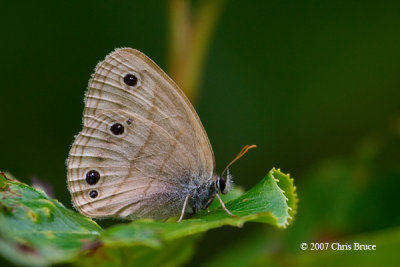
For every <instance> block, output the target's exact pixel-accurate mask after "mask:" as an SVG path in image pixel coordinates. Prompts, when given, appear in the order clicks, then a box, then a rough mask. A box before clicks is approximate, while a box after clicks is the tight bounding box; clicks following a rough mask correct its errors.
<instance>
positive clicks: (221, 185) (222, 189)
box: [217, 177, 226, 192]
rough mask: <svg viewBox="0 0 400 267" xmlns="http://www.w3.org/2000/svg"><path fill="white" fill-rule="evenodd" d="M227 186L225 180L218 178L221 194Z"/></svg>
mask: <svg viewBox="0 0 400 267" xmlns="http://www.w3.org/2000/svg"><path fill="white" fill-rule="evenodd" d="M225 186H226V183H225V180H224V179H222V178H221V177H218V179H217V188H218V189H219V191H220V192H224V190H225Z"/></svg>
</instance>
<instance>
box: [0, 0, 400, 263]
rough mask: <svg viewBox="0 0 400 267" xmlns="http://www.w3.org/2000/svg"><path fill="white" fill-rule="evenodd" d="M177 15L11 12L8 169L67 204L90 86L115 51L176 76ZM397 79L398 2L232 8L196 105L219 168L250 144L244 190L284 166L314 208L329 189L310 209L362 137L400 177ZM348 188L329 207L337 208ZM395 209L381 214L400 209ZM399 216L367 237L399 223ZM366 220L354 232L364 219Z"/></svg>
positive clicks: (118, 8)
mask: <svg viewBox="0 0 400 267" xmlns="http://www.w3.org/2000/svg"><path fill="white" fill-rule="evenodd" d="M167 4H168V3H167V2H165V1H140V2H138V1H57V2H55V1H40V3H39V2H36V1H19V2H13V3H12V4H11V1H2V2H1V3H0V12H1V16H0V22H1V42H0V51H1V53H2V54H1V65H0V68H1V69H0V73H1V74H0V75H1V80H0V81H1V85H0V86H1V87H0V100H1V113H0V119H1V125H2V127H1V137H0V148H1V154H0V168H1V169H2V170H7V171H10V172H11V173H12V174H13V175H15V176H16V177H17V178H19V179H20V180H22V181H25V182H30V179H31V177H38V178H39V179H42V180H45V181H47V182H48V183H50V184H52V185H53V186H54V190H55V196H56V198H58V199H59V200H60V201H61V202H62V203H64V204H65V205H66V206H69V207H70V206H71V204H70V195H69V193H68V190H67V187H66V167H65V160H66V158H67V155H68V151H69V149H70V145H71V144H72V142H73V136H74V135H75V134H77V133H78V132H79V131H80V130H81V116H82V111H83V96H84V92H85V90H86V87H87V82H88V79H89V77H90V75H91V73H92V72H93V69H94V67H95V65H96V63H97V62H98V61H100V60H102V59H103V58H104V57H105V55H106V54H108V53H109V52H111V51H112V50H113V49H114V48H116V47H133V48H136V49H139V50H141V51H142V52H144V53H146V54H147V55H148V56H149V57H150V58H152V59H153V60H154V61H155V62H156V63H158V64H159V65H160V66H161V67H162V68H163V69H165V66H166V51H167V45H166V44H167V42H166V40H167V36H168V31H167V30H168V28H167V26H168V16H167ZM399 70H400V2H399V1H379V2H378V1H362V2H361V1H227V4H226V6H225V8H224V10H223V13H222V16H221V18H220V21H219V24H218V27H217V29H216V32H215V36H214V38H213V40H212V42H211V46H210V51H209V53H208V58H207V60H206V65H205V71H204V75H203V80H202V84H201V92H200V97H199V101H198V103H196V109H197V111H198V113H199V116H200V118H201V120H202V122H203V124H204V127H205V129H206V131H207V133H208V136H209V138H210V141H211V143H212V146H213V148H214V152H215V156H216V162H217V168H218V170H219V171H221V170H222V169H223V168H224V166H225V164H227V163H228V162H229V161H230V160H231V159H232V158H233V157H234V156H235V155H236V153H238V151H239V150H240V148H241V147H242V146H243V145H245V144H253V143H254V144H257V145H258V148H257V149H255V150H252V151H250V152H249V153H248V154H247V155H246V156H245V157H244V158H243V159H241V160H240V161H239V162H238V163H236V164H235V165H234V166H233V168H232V173H233V175H234V177H235V182H236V184H238V185H243V186H245V188H250V187H251V186H253V185H254V184H256V183H257V181H259V180H260V179H261V178H262V177H263V176H264V175H265V174H266V173H267V171H268V170H269V169H271V168H272V167H278V168H281V169H282V170H283V171H284V172H289V173H290V174H291V175H292V176H293V177H295V179H296V184H297V185H298V188H299V192H300V196H299V198H300V204H299V205H300V207H301V206H302V204H303V205H306V204H304V203H308V204H309V206H308V207H305V206H303V208H304V209H313V208H314V206H313V205H314V204H316V203H319V202H320V201H321V195H320V194H321V192H319V191H318V192H316V193H312V194H311V193H310V195H305V196H304V195H303V196H304V198H306V199H310V201H308V202H307V201H305V202H304V203H302V202H301V200H302V197H303V196H302V194H301V192H302V190H304V189H302V185H304V184H306V183H307V180H308V179H311V178H310V177H311V175H308V173H310V172H312V170H313V168H315V166H316V165H318V164H319V162H320V161H321V160H328V161H329V160H330V159H333V158H334V159H337V158H343V157H345V158H348V157H350V158H351V157H352V155H354V153H356V152H354V151H358V150H357V149H358V147H360V146H362V144H363V143H364V142H365V140H371V139H373V140H374V141H373V142H378V143H385V144H386V145H385V151H384V152H382V157H381V159H380V161H378V162H375V163H376V165H377V166H384V167H385V168H389V169H390V170H396V171H398V170H399V162H400V153H399V150H400V149H399V148H400V146H399V136H400V75H399V74H400V73H399ZM375 163H374V164H375ZM395 173H396V175H397V174H398V173H399V172H395ZM377 177H380V176H379V175H377ZM394 177H395V178H393V179H392V180H391V181H392V182H391V183H390V185H389V184H387V185H386V184H385V181H382V184H380V186H381V187H382V188H381V189H380V190H381V191H380V192H381V193H382V194H384V192H393V193H394V194H395V193H396V192H397V191H395V190H394V189H393V188H396V187H398V186H399V185H400V182H399V179H398V178H399V176H394ZM315 179H316V180H323V177H317V178H315ZM333 179H335V178H333ZM351 186H352V185H349V188H351ZM337 189H338V191H335V192H331V193H334V194H335V195H336V196H337V197H333V198H331V199H330V200H329V201H336V200H337V199H340V194H341V189H343V187H341V186H338V187H337ZM386 190H388V191H386ZM304 194H307V192H304ZM368 194H370V195H368ZM368 194H366V198H367V199H368V196H374V194H376V192H374V190H372V189H371V192H369V193H368ZM395 201H396V198H393V199H390V200H388V202H387V203H386V202H385V204H382V206H379V205H380V204H379V205H378V207H377V208H376V210H385V211H387V212H388V213H389V214H390V212H395V210H396V209H397V210H398V207H397V205H396V202H395ZM343 203H344V204H343V205H346V202H345V201H344V202H343ZM397 203H398V200H397ZM300 211H301V209H300ZM397 213H398V212H397ZM397 213H396V214H392V216H389V215H388V214H386V213H385V216H386V215H387V216H388V218H389V217H390V218H391V219H392V221H391V222H390V223H386V224H385V223H383V221H385V222H387V220H384V219H383V218H382V221H379V220H378V221H376V222H375V223H374V224H372V225H371V226H370V227H369V229H381V228H384V227H389V226H393V225H396V224H398V223H399V221H400V219H399V217H400V216H399V215H397ZM337 219H338V220H339V221H340V218H337ZM296 223H297V222H296ZM298 223H299V224H301V214H300V215H299V222H298ZM357 223H358V224H357ZM357 223H355V225H356V226H355V227H354V228H352V229H353V230H354V229H357V225H358V226H362V225H363V223H365V222H357ZM333 225H334V226H335V224H334V223H333ZM334 226H333V228H335V227H334ZM257 227H258V226H246V227H245V228H244V229H242V230H237V229H234V230H232V229H230V228H227V229H222V230H214V231H212V232H211V233H210V234H209V235H207V237H206V239H203V241H202V242H201V243H200V247H203V248H204V247H207V248H206V250H205V251H204V252H199V254H198V256H197V258H198V259H202V258H204V257H206V256H207V255H213V253H214V254H216V253H218V250H219V249H213V246H211V245H209V243H211V242H213V243H215V246H224V244H226V242H228V241H229V242H234V241H236V240H239V238H240V237H241V236H245V235H247V233H248V232H251V231H256V230H255V229H258V228H257ZM295 227H296V224H295V226H294V227H293V228H292V231H295V229H296V228H295ZM352 229H350V230H348V232H347V233H346V234H351V233H352V231H353V230H352ZM358 229H359V231H360V228H358ZM365 230H366V231H367V230H368V229H365ZM355 232H357V231H356V230H355ZM332 235H333V236H337V235H340V234H337V233H334V234H332ZM220 238H225V240H227V241H224V242H222V241H219V242H218V241H215V240H216V239H220ZM266 238H268V237H266ZM211 250H213V251H214V252H212V251H211Z"/></svg>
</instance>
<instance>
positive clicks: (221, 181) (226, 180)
mask: <svg viewBox="0 0 400 267" xmlns="http://www.w3.org/2000/svg"><path fill="white" fill-rule="evenodd" d="M215 186H216V187H217V190H218V192H220V193H222V194H224V195H225V194H227V193H228V192H229V191H231V189H232V188H233V177H232V175H231V174H230V172H229V169H226V176H225V177H223V176H222V175H221V176H218V178H217V182H216V183H215Z"/></svg>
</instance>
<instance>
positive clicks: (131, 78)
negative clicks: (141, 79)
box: [124, 74, 138, 86]
mask: <svg viewBox="0 0 400 267" xmlns="http://www.w3.org/2000/svg"><path fill="white" fill-rule="evenodd" d="M137 82H138V78H137V77H136V76H135V75H133V74H127V75H125V77H124V83H126V84H127V85H129V86H135V85H136V84H137Z"/></svg>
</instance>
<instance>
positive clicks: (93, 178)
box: [86, 170, 100, 185]
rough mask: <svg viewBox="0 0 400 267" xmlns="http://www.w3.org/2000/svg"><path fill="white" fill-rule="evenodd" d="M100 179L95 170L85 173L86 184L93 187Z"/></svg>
mask: <svg viewBox="0 0 400 267" xmlns="http://www.w3.org/2000/svg"><path fill="white" fill-rule="evenodd" d="M99 179H100V173H99V172H98V171H96V170H90V171H88V172H87V173H86V183H88V184H90V185H95V184H97V182H98V181H99Z"/></svg>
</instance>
